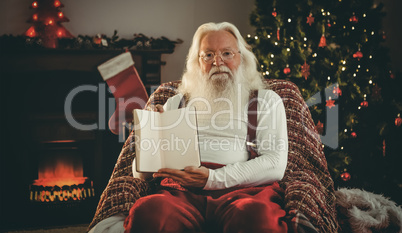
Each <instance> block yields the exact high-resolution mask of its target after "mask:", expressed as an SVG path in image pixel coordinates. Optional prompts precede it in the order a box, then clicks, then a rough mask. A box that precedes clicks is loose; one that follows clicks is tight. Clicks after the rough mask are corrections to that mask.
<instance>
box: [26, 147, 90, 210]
mask: <svg viewBox="0 0 402 233" xmlns="http://www.w3.org/2000/svg"><path fill="white" fill-rule="evenodd" d="M44 144H45V145H44V148H45V149H43V150H42V151H41V152H40V156H39V163H38V179H36V180H34V181H33V182H32V184H31V185H30V200H31V201H33V202H52V203H53V202H75V201H84V200H86V199H88V198H93V197H95V191H94V187H93V181H91V180H90V179H89V178H88V177H85V176H84V168H83V159H82V158H83V156H82V155H81V154H80V150H79V148H78V146H77V145H76V142H75V141H74V140H59V141H48V142H44Z"/></svg>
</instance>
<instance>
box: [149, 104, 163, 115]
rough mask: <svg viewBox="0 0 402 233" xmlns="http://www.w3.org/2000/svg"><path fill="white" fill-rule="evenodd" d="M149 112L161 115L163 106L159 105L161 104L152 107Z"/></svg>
mask: <svg viewBox="0 0 402 233" xmlns="http://www.w3.org/2000/svg"><path fill="white" fill-rule="evenodd" d="M151 111H154V112H160V113H162V112H163V111H164V110H163V105H161V104H156V105H152V106H151Z"/></svg>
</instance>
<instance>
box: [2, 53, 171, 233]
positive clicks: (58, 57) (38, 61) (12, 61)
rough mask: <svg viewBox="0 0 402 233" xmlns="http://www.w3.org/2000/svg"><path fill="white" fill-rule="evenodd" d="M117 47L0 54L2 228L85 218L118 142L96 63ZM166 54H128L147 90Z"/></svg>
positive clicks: (92, 209)
mask: <svg viewBox="0 0 402 233" xmlns="http://www.w3.org/2000/svg"><path fill="white" fill-rule="evenodd" d="M121 52H122V51H118V50H57V49H53V50H47V49H39V50H24V49H22V50H12V51H1V53H0V66H1V67H0V68H1V69H0V94H1V99H0V101H1V114H0V117H1V121H0V122H1V124H2V129H1V130H0V132H1V154H0V155H1V162H0V166H1V168H0V171H1V185H2V191H1V192H0V201H1V202H0V211H1V216H0V231H2V230H12V229H18V228H26V227H44V226H51V225H67V224H73V223H74V224H78V223H84V224H89V223H90V221H91V220H92V217H93V216H94V213H95V210H96V205H97V203H98V201H99V198H100V194H101V193H102V191H103V190H104V188H105V187H106V185H107V182H108V180H109V178H110V175H111V173H112V170H113V168H114V164H115V162H116V160H117V158H118V155H119V153H120V150H121V147H122V145H123V141H122V138H121V135H120V136H119V135H114V134H112V133H111V132H110V131H109V130H108V126H107V122H108V119H109V117H110V116H111V115H112V114H113V112H114V107H115V106H114V97H113V95H112V94H111V93H110V92H109V91H108V86H107V84H106V83H105V82H104V81H103V80H102V77H101V76H100V74H99V72H98V71H97V69H96V67H97V66H98V65H100V64H101V63H103V62H105V61H107V60H108V59H110V58H112V57H115V56H117V55H119V54H121ZM172 52H173V51H153V50H150V51H132V54H133V59H134V62H135V66H136V68H137V70H138V72H139V74H140V76H141V78H142V79H143V82H144V84H145V86H146V88H147V89H148V91H151V90H152V88H154V87H155V86H158V85H159V83H160V68H161V65H163V62H162V61H161V54H163V53H172ZM77 90H81V91H77ZM72 93H73V94H72ZM70 97H71V98H70ZM67 102H69V105H68V107H67V108H66V103H67ZM66 109H67V110H66ZM66 111H68V113H66ZM77 125H79V126H91V127H87V128H85V127H84V128H82V127H77ZM92 126H93V127H92Z"/></svg>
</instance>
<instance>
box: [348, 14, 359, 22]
mask: <svg viewBox="0 0 402 233" xmlns="http://www.w3.org/2000/svg"><path fill="white" fill-rule="evenodd" d="M349 21H350V22H352V23H357V22H359V18H357V16H356V15H355V14H354V13H353V16H352V17H350V19H349Z"/></svg>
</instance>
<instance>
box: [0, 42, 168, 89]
mask: <svg viewBox="0 0 402 233" xmlns="http://www.w3.org/2000/svg"><path fill="white" fill-rule="evenodd" d="M123 52H125V51H124V50H118V49H21V50H12V51H11V50H10V51H1V53H0V62H1V64H0V67H1V72H2V73H22V72H36V71H66V70H67V71H83V72H97V66H99V65H100V64H102V63H103V62H105V61H107V60H109V59H111V58H113V57H115V56H117V55H119V54H121V53H123ZM129 52H131V54H132V56H133V60H134V66H135V67H136V69H137V71H138V73H139V74H140V77H141V79H142V81H143V83H144V85H145V86H146V87H147V88H148V89H149V87H150V86H152V85H158V84H160V82H161V66H162V65H165V62H164V61H162V60H161V56H162V54H171V53H173V50H129Z"/></svg>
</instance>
